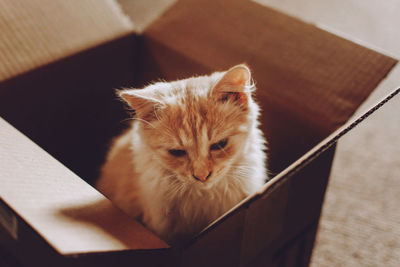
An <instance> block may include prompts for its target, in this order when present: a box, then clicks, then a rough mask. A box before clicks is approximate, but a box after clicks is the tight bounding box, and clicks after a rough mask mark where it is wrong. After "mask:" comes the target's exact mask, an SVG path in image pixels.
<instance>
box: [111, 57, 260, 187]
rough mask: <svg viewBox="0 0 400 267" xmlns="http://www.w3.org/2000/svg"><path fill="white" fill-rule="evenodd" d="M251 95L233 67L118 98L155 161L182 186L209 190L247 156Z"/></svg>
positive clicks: (244, 71)
mask: <svg viewBox="0 0 400 267" xmlns="http://www.w3.org/2000/svg"><path fill="white" fill-rule="evenodd" d="M253 90H254V84H253V82H252V78H251V73H250V70H249V68H248V67H247V66H246V65H237V66H235V67H233V68H231V69H230V70H228V71H226V72H216V73H213V74H211V75H210V76H200V77H194V78H189V79H185V80H179V81H174V82H160V83H155V84H152V85H150V86H148V87H146V88H144V89H127V90H122V91H120V92H119V95H120V96H121V97H122V98H123V99H124V100H125V101H126V102H127V103H128V104H129V105H130V106H131V107H132V109H133V110H134V111H135V118H136V119H137V122H136V123H139V124H140V126H139V131H138V132H139V134H140V135H141V138H142V140H143V142H144V143H145V145H146V146H147V147H148V149H149V150H151V151H150V152H151V153H152V155H153V156H154V160H156V161H158V163H159V164H161V165H162V166H163V167H164V168H165V169H167V170H168V172H169V173H171V174H172V175H175V176H176V177H177V178H178V179H180V180H181V181H182V182H184V183H188V184H195V185H197V186H204V187H209V186H211V185H212V184H214V183H215V182H217V181H219V180H220V179H222V177H224V175H226V174H227V172H228V171H229V169H230V167H231V166H232V164H233V163H234V162H235V160H237V159H238V157H240V156H244V157H245V156H246V155H242V154H243V149H244V147H245V146H246V145H249V142H248V139H249V133H250V132H251V131H252V130H253V128H254V127H256V126H257V125H256V124H257V116H258V106H257V105H256V104H255V103H254V102H253V100H252V97H251V93H252V91H253Z"/></svg>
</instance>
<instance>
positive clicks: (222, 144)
mask: <svg viewBox="0 0 400 267" xmlns="http://www.w3.org/2000/svg"><path fill="white" fill-rule="evenodd" d="M227 144H228V138H225V139H222V140H221V141H219V142H218V143H215V144H212V145H211V146H210V150H220V149H223V148H224V147H226V145H227Z"/></svg>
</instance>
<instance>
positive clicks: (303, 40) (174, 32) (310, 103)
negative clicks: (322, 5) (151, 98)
mask: <svg viewBox="0 0 400 267" xmlns="http://www.w3.org/2000/svg"><path fill="white" fill-rule="evenodd" d="M144 42H145V47H146V48H145V50H144V52H143V54H145V55H146V62H142V64H143V72H144V74H145V75H144V77H145V79H149V78H152V79H157V78H160V77H162V78H165V79H167V80H170V79H177V78H183V77H185V76H187V75H193V74H202V73H209V72H210V71H214V70H225V69H228V68H229V67H231V66H233V65H235V64H238V63H241V62H247V63H248V64H249V65H250V67H251V68H252V70H253V73H254V80H255V81H256V84H257V88H258V89H257V90H258V91H257V92H256V95H257V99H258V100H259V102H260V103H261V106H262V109H263V115H262V125H263V126H262V127H263V131H264V133H265V134H266V136H267V139H268V141H269V143H270V150H271V157H270V160H269V164H270V169H271V171H272V172H273V173H278V172H279V171H281V170H282V169H284V168H285V167H287V166H288V165H289V164H290V163H291V162H293V161H294V160H295V159H297V158H298V157H299V156H301V155H302V154H303V153H305V152H306V151H308V150H309V149H311V148H312V147H313V146H314V145H315V144H317V143H318V142H319V141H321V140H322V139H323V138H325V137H326V136H327V135H328V134H329V133H331V132H332V131H333V130H334V129H336V128H337V127H339V126H341V125H342V124H343V123H344V122H345V121H346V120H347V119H348V118H350V117H351V115H352V114H353V113H354V111H355V110H356V109H357V107H358V106H359V105H360V104H361V103H362V102H363V101H364V100H365V98H366V97H367V96H368V95H369V94H370V92H371V91H372V90H373V89H374V88H375V87H376V86H377V84H378V83H379V82H380V81H381V80H382V79H383V78H384V77H385V76H386V75H387V73H388V72H389V71H390V69H391V68H392V67H393V66H394V65H395V64H396V62H397V61H396V60H394V59H392V58H390V57H388V56H385V55H382V54H379V53H377V52H375V51H372V50H370V49H367V48H365V47H362V46H360V45H357V44H354V43H352V42H350V41H348V40H345V39H343V38H340V37H338V36H335V35H333V34H331V33H328V32H325V31H323V30H321V29H319V28H317V27H315V26H313V25H310V24H307V23H304V22H301V21H299V20H298V19H295V18H292V17H290V16H287V15H285V14H282V13H280V12H277V11H274V10H272V9H269V8H266V7H264V6H261V5H259V4H256V3H253V2H250V1H241V0H232V1H223V0H218V1H214V0H205V1H195V0H187V1H179V2H178V3H177V4H175V5H174V6H173V8H170V9H169V10H168V11H167V12H166V13H165V14H164V15H163V16H162V17H161V18H160V19H159V20H157V21H156V22H155V23H153V24H152V25H150V26H149V28H148V29H147V30H146V31H145V32H144ZM149 58H151V59H152V61H153V65H152V66H149V67H147V68H146V65H149V64H150V63H149ZM154 69H158V73H154V71H153V74H152V75H151V74H149V73H152V72H151V70H154ZM157 76H160V77H157ZM146 82H148V80H147V81H146ZM293 132H298V133H299V135H298V138H293Z"/></svg>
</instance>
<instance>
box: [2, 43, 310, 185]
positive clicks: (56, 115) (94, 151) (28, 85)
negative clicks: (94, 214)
mask: <svg viewBox="0 0 400 267" xmlns="http://www.w3.org/2000/svg"><path fill="white" fill-rule="evenodd" d="M138 43H140V44H141V45H139V48H138ZM137 48H138V49H137ZM135 49H137V51H138V54H136V53H135V52H133V51H136V50H135ZM115 51H123V53H115ZM127 53H128V55H127ZM129 53H130V54H129ZM138 55H141V56H138ZM176 56H177V57H178V54H177V55H176ZM182 60H185V61H186V62H185V65H187V68H185V70H186V71H185V73H183V74H182V75H180V74H177V75H175V76H176V77H171V75H169V73H168V71H167V70H165V69H162V66H161V65H162V64H161V65H160V64H158V62H157V60H155V59H154V58H152V56H151V54H150V51H148V50H147V49H146V48H145V45H144V44H143V42H141V41H140V42H139V41H138V40H137V39H136V38H134V37H129V38H123V39H120V40H118V41H115V42H113V43H110V44H107V45H104V46H101V47H97V48H95V49H93V50H90V51H86V52H83V53H81V54H78V55H74V56H72V57H70V58H68V59H65V60H62V61H60V62H55V63H53V64H50V65H48V66H45V67H42V68H39V69H37V70H35V71H32V72H30V73H27V74H24V75H22V76H20V77H17V78H15V79H12V80H8V81H6V82H4V83H2V84H1V87H0V94H1V97H0V115H1V116H2V117H3V118H5V119H6V120H7V121H8V122H10V123H11V124H13V125H14V126H15V127H16V128H18V129H19V130H20V131H21V132H23V133H24V134H25V135H27V136H28V137H29V138H30V139H32V140H33V141H34V142H36V143H37V144H38V145H40V146H41V147H42V148H44V149H45V150H46V151H47V152H49V153H50V154H51V155H53V156H54V157H55V158H56V159H58V160H59V161H61V162H62V163H63V164H64V165H66V166H67V167H68V168H70V169H71V170H72V171H74V172H75V173H77V174H78V175H79V176H80V177H81V178H82V179H84V180H85V181H87V182H89V183H91V184H93V183H94V182H95V180H96V178H97V177H98V171H99V168H100V166H101V164H102V163H103V161H104V158H105V155H106V153H107V149H108V147H109V145H110V141H111V140H112V138H113V137H114V136H116V135H117V134H118V133H120V132H121V131H122V130H123V129H125V128H127V127H128V123H129V120H126V119H127V118H128V114H127V112H126V111H125V110H124V106H123V104H122V103H121V101H119V100H118V99H117V97H116V96H115V92H114V89H115V88H121V87H139V88H140V87H142V85H143V84H148V83H149V82H150V81H153V80H158V79H160V78H162V79H167V80H168V79H176V78H186V77H187V76H189V75H195V74H207V73H210V72H212V71H213V70H211V69H207V68H199V67H198V66H197V65H196V63H195V62H191V61H189V60H187V59H182ZM182 60H181V61H182ZM179 61H180V60H178V59H177V62H179ZM139 66H142V67H140V68H138V67H139ZM257 100H258V102H259V103H260V105H261V107H262V110H263V114H262V116H261V121H262V129H263V131H264V133H265V135H266V136H267V138H268V140H269V152H268V153H269V170H270V172H271V173H273V174H276V173H278V172H279V171H280V170H282V169H283V168H285V167H286V166H288V165H289V164H290V163H291V162H292V161H294V160H295V159H296V158H297V157H298V156H300V155H301V154H302V153H304V151H306V148H311V147H312V146H313V144H314V143H315V142H316V140H310V138H311V139H313V135H312V134H311V135H310V133H311V132H312V131H310V129H311V128H310V127H309V128H308V132H307V138H303V137H300V138H292V137H290V134H291V132H292V131H291V130H290V128H292V129H294V128H296V129H300V128H303V129H304V128H305V126H304V125H302V124H303V122H302V121H301V120H297V119H296V118H293V117H291V115H290V114H287V113H285V111H284V110H283V109H282V107H279V106H277V105H276V104H274V103H271V101H270V100H269V99H268V98H267V97H263V95H262V94H260V95H259V96H258V98H257ZM278 118H279V119H278ZM277 119H278V121H277ZM277 122H279V123H277ZM267 125H268V127H267ZM276 133H280V136H281V137H280V139H282V137H283V138H284V140H285V141H284V142H277V141H276V138H274V137H277V136H278V134H276ZM294 142H296V143H297V144H296V145H295V144H294ZM307 142H308V143H307ZM306 143H307V144H306ZM299 144H302V145H301V149H300V150H299V149H296V148H299ZM277 151H280V153H275V152H277ZM282 155H284V156H285V157H282Z"/></svg>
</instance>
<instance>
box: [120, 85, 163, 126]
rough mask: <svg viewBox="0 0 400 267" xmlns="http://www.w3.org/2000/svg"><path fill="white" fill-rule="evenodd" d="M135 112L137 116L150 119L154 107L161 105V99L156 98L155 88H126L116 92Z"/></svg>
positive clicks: (152, 115)
mask: <svg viewBox="0 0 400 267" xmlns="http://www.w3.org/2000/svg"><path fill="white" fill-rule="evenodd" d="M117 94H118V96H119V97H121V98H122V99H123V100H124V101H125V102H126V103H127V104H128V105H129V106H130V107H131V108H132V109H133V110H134V111H135V113H136V116H137V117H138V118H141V119H144V120H151V119H153V118H154V117H156V116H155V110H156V107H158V106H162V105H163V103H162V102H161V100H159V99H157V96H156V93H155V90H152V89H150V88H145V89H126V90H121V91H118V92H117Z"/></svg>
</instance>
